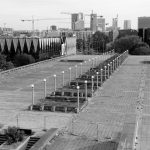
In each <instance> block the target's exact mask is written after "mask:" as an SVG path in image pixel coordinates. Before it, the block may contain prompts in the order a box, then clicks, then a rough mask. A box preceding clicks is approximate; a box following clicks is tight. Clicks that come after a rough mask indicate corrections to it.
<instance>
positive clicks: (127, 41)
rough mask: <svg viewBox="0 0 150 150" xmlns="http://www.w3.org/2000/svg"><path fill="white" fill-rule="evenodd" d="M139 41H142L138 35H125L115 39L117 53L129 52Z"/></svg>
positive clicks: (114, 45)
mask: <svg viewBox="0 0 150 150" xmlns="http://www.w3.org/2000/svg"><path fill="white" fill-rule="evenodd" d="M138 43H141V39H140V38H139V37H138V36H133V35H132V36H125V37H121V38H120V39H116V40H115V41H114V44H113V47H114V49H115V51H116V52H117V53H122V52H124V51H126V50H129V53H131V51H132V50H133V49H134V47H135V46H136V45H138Z"/></svg>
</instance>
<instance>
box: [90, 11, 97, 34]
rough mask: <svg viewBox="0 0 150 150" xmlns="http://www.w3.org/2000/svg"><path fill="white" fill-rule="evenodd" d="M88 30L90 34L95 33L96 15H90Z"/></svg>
mask: <svg viewBox="0 0 150 150" xmlns="http://www.w3.org/2000/svg"><path fill="white" fill-rule="evenodd" d="M90 29H91V31H92V32H96V31H97V14H91V20H90Z"/></svg>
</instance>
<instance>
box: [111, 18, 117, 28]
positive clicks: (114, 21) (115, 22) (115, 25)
mask: <svg viewBox="0 0 150 150" xmlns="http://www.w3.org/2000/svg"><path fill="white" fill-rule="evenodd" d="M112 29H113V30H116V29H118V18H113V20H112Z"/></svg>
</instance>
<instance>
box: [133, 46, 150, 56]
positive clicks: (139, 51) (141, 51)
mask: <svg viewBox="0 0 150 150" xmlns="http://www.w3.org/2000/svg"><path fill="white" fill-rule="evenodd" d="M131 54H132V55H150V48H148V47H137V48H135V49H134V50H133V51H132V52H131Z"/></svg>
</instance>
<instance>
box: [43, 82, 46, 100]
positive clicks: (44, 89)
mask: <svg viewBox="0 0 150 150" xmlns="http://www.w3.org/2000/svg"><path fill="white" fill-rule="evenodd" d="M43 81H44V98H46V79H43Z"/></svg>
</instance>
